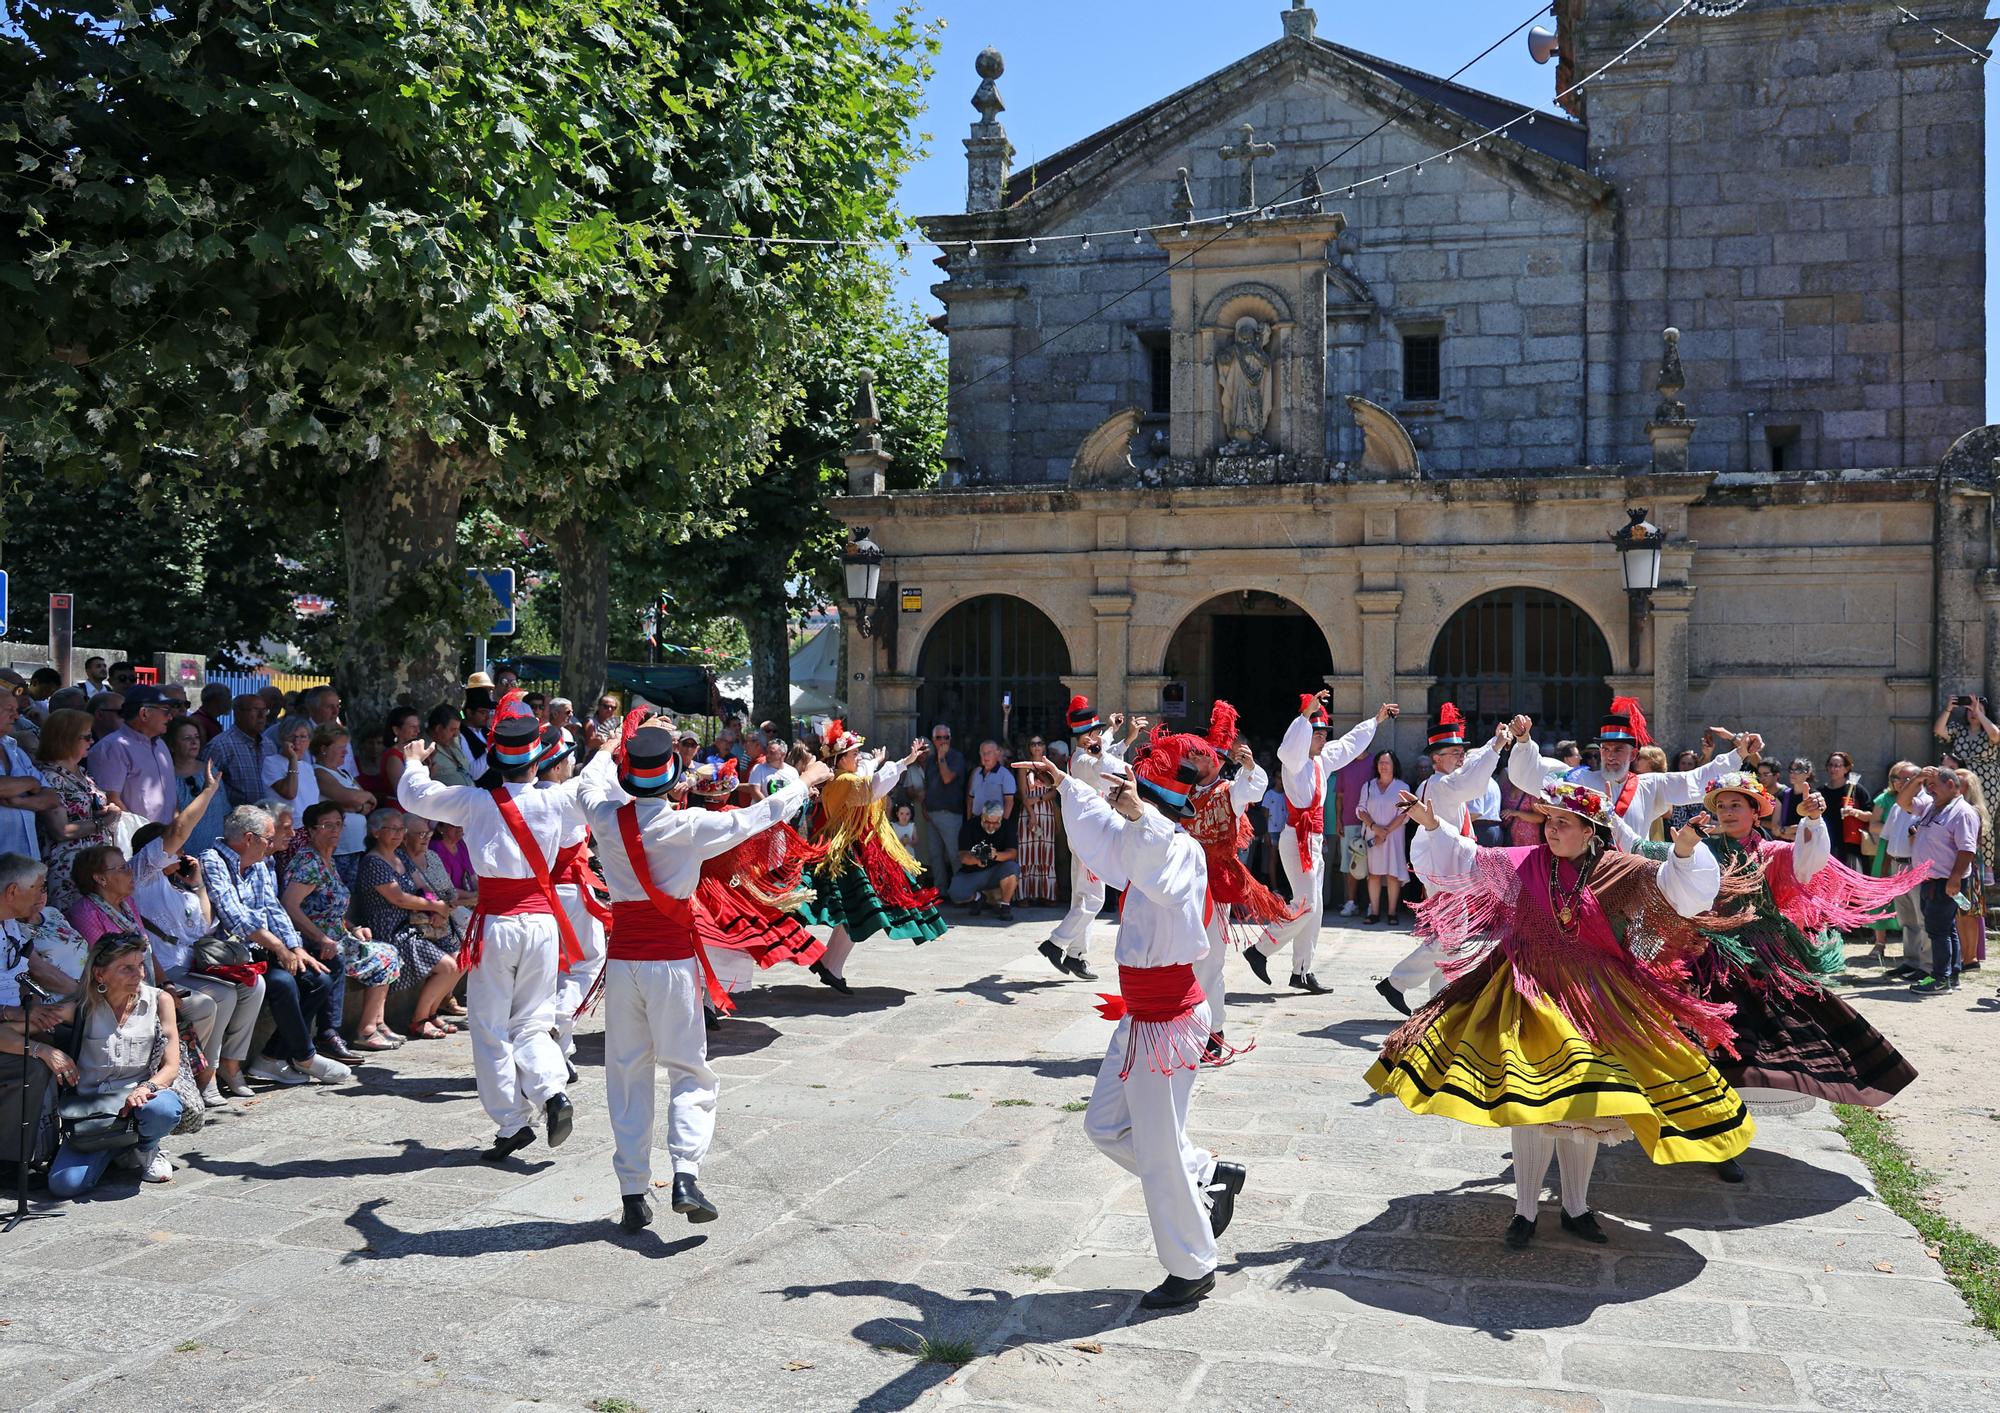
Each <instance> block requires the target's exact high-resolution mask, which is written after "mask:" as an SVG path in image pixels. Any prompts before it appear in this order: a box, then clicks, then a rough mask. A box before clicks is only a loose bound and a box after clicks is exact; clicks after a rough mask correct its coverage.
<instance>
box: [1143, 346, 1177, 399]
mask: <svg viewBox="0 0 2000 1413" xmlns="http://www.w3.org/2000/svg"><path fill="white" fill-rule="evenodd" d="M1139 348H1140V350H1141V351H1142V352H1143V353H1144V354H1145V355H1146V381H1147V392H1146V411H1147V412H1149V413H1151V414H1152V415H1153V416H1155V417H1167V416H1170V415H1172V413H1173V410H1174V349H1173V341H1172V337H1171V336H1170V335H1169V334H1168V333H1167V331H1166V330H1165V329H1154V330H1150V331H1148V332H1146V333H1142V334H1140V335H1139Z"/></svg>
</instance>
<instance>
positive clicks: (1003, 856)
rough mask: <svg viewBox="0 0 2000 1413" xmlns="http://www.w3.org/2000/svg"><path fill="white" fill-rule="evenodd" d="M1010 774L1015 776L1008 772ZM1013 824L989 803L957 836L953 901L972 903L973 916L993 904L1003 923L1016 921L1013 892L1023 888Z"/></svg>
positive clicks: (952, 889) (997, 805)
mask: <svg viewBox="0 0 2000 1413" xmlns="http://www.w3.org/2000/svg"><path fill="white" fill-rule="evenodd" d="M1009 773H1010V774H1011V773H1012V772H1009ZM1016 840H1017V836H1016V834H1015V825H1014V821H1013V820H1011V819H1009V818H1008V817H1007V814H1006V807H1005V806H1003V805H1000V804H997V803H989V804H987V805H986V806H985V807H984V808H982V809H981V810H980V811H979V813H978V814H977V815H975V816H974V817H973V818H971V819H968V820H967V821H966V822H965V825H964V827H963V828H962V829H960V830H959V834H958V871H957V872H956V873H954V874H952V876H951V900H952V901H953V902H954V903H970V904H971V905H972V910H973V912H975V913H977V912H981V911H983V910H984V906H985V903H986V902H988V901H990V902H992V903H993V904H994V913H995V916H997V917H998V918H999V919H1000V921H1002V922H1012V921H1013V920H1014V890H1015V889H1017V888H1019V887H1020V886H1021V861H1020V852H1019V847H1018V844H1017V842H1016Z"/></svg>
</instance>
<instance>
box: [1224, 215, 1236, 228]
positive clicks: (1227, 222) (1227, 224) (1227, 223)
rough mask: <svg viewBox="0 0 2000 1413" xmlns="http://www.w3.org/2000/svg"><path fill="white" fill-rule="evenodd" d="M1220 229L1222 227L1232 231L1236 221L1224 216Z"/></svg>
mask: <svg viewBox="0 0 2000 1413" xmlns="http://www.w3.org/2000/svg"><path fill="white" fill-rule="evenodd" d="M1222 229H1224V230H1225V231H1233V230H1235V229H1236V222H1234V221H1232V220H1228V219H1226V218H1225V219H1224V220H1223V222H1222Z"/></svg>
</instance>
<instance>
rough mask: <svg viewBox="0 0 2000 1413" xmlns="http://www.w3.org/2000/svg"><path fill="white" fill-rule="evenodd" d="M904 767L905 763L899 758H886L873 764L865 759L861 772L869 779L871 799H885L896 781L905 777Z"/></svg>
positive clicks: (894, 786)
mask: <svg viewBox="0 0 2000 1413" xmlns="http://www.w3.org/2000/svg"><path fill="white" fill-rule="evenodd" d="M903 769H904V767H903V763H902V762H901V761H899V760H885V761H881V762H879V763H877V764H875V765H873V766H870V765H869V763H868V762H867V761H865V760H864V761H862V762H861V774H862V775H863V776H865V777H866V778H867V780H868V798H869V800H870V801H874V800H880V799H883V798H885V797H886V796H887V795H888V793H889V792H890V791H891V790H893V789H895V788H896V782H897V781H898V780H901V779H902V778H903Z"/></svg>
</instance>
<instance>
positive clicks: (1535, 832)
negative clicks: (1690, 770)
mask: <svg viewBox="0 0 2000 1413" xmlns="http://www.w3.org/2000/svg"><path fill="white" fill-rule="evenodd" d="M1697 808H1699V806H1697ZM1500 818H1501V820H1502V821H1503V822H1504V823H1505V824H1506V826H1507V844H1508V846H1509V847H1511V848H1516V849H1532V848H1534V847H1535V846H1536V845H1537V844H1539V843H1541V842H1542V815H1541V811H1539V810H1537V809H1536V808H1535V807H1534V802H1533V801H1532V800H1531V799H1530V798H1529V797H1528V796H1527V795H1526V794H1524V793H1523V792H1522V791H1521V788H1520V787H1519V786H1518V785H1516V784H1515V783H1514V782H1513V781H1511V780H1509V779H1507V778H1505V776H1502V777H1501V779H1500Z"/></svg>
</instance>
